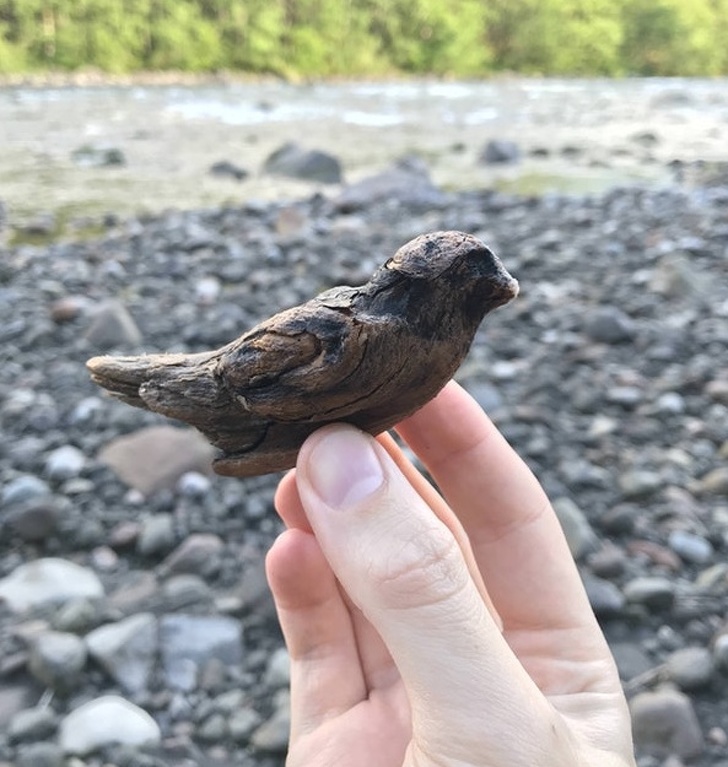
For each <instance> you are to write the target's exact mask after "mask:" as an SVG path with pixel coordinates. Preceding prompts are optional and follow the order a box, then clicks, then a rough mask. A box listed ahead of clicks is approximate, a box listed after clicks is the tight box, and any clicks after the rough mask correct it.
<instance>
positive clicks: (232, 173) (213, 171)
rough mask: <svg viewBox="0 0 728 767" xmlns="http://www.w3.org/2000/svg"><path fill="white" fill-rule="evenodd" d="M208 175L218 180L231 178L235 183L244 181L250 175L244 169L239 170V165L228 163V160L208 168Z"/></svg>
mask: <svg viewBox="0 0 728 767" xmlns="http://www.w3.org/2000/svg"><path fill="white" fill-rule="evenodd" d="M209 173H210V175H211V176H219V177H220V178H232V179H235V181H244V180H245V179H246V178H248V176H249V175H250V173H248V171H247V170H245V168H241V167H240V166H239V165H235V163H232V162H230V161H229V160H220V162H215V163H213V164H212V165H211V166H210V170H209Z"/></svg>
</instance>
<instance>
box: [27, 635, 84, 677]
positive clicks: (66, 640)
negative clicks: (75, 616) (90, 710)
mask: <svg viewBox="0 0 728 767" xmlns="http://www.w3.org/2000/svg"><path fill="white" fill-rule="evenodd" d="M86 655H87V653H86V645H85V644H84V641H83V639H81V638H80V637H78V636H76V635H75V634H69V633H65V632H62V631H48V632H46V633H45V634H41V635H40V636H39V637H38V638H37V639H36V640H35V642H33V644H32V646H31V649H30V656H29V659H28V668H29V669H30V672H31V673H32V674H33V676H34V677H35V678H36V679H38V680H39V681H40V682H42V683H43V684H45V685H47V686H48V687H50V688H52V689H53V690H60V691H61V692H66V691H69V690H71V689H72V688H73V687H74V686H75V685H76V684H77V683H78V682H79V680H80V679H81V673H82V672H83V669H84V667H85V666H86Z"/></svg>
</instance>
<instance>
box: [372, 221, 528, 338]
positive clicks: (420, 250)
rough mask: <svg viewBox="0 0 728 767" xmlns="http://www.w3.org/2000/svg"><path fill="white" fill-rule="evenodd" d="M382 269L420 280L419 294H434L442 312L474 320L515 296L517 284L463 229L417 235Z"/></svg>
mask: <svg viewBox="0 0 728 767" xmlns="http://www.w3.org/2000/svg"><path fill="white" fill-rule="evenodd" d="M383 269H384V270H387V271H389V272H390V273H396V274H397V275H398V276H401V277H404V278H406V279H409V280H412V281H413V282H415V283H419V285H420V286H421V288H422V292H423V294H427V295H429V296H430V297H433V296H434V295H436V294H439V296H438V298H439V300H440V301H441V302H442V303H443V306H442V308H443V309H444V310H445V311H448V310H450V309H453V310H456V311H458V312H461V313H463V314H464V315H465V317H466V318H467V319H468V320H470V321H473V322H476V323H479V322H480V321H481V320H482V318H483V317H484V315H485V314H486V313H487V312H489V311H491V310H493V309H495V308H497V307H498V306H501V305H503V304H506V303H508V302H509V301H510V300H511V299H513V298H515V297H516V295H518V282H517V281H516V280H515V279H514V278H513V277H511V275H510V274H508V272H507V271H506V269H505V267H504V266H503V264H502V263H501V261H500V259H499V258H498V256H496V255H495V254H494V253H493V252H492V251H491V250H489V249H488V248H487V247H486V246H485V245H484V244H483V243H482V242H481V241H480V240H478V239H477V238H476V237H473V236H472V235H470V234H465V233H464V232H432V233H430V234H423V235H421V236H420V237H416V238H415V239H414V240H412V241H411V242H408V243H407V244H406V245H404V246H402V247H401V248H400V249H399V250H398V251H397V252H396V253H395V255H394V256H392V258H390V259H389V260H388V261H387V263H386V264H385V265H384V267H383ZM418 292H419V291H418ZM428 303H430V302H428Z"/></svg>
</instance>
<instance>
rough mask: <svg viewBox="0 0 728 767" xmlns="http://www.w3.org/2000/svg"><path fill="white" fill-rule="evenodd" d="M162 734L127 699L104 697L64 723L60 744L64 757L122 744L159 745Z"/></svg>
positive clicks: (73, 713) (150, 718)
mask: <svg viewBox="0 0 728 767" xmlns="http://www.w3.org/2000/svg"><path fill="white" fill-rule="evenodd" d="M160 740H161V731H160V729H159V726H158V725H157V723H156V722H155V721H154V719H152V717H151V716H150V715H149V714H148V713H147V712H146V711H144V710H143V709H141V708H139V707H138V706H135V705H134V704H133V703H130V702H129V701H128V700H125V699H124V698H120V697H118V696H115V695H105V696H103V697H101V698H96V699H95V700H91V701H89V702H88V703H84V704H83V705H82V706H79V707H78V708H77V709H75V710H73V711H72V712H71V713H70V714H68V715H67V716H66V717H65V718H64V719H63V721H62V722H61V727H60V733H59V743H60V746H61V749H62V750H63V752H64V753H65V754H78V755H79V756H85V755H86V754H90V753H93V752H94V751H98V750H99V749H101V748H104V747H106V746H110V745H112V744H115V743H119V744H122V745H127V746H149V745H155V744H157V743H159V742H160Z"/></svg>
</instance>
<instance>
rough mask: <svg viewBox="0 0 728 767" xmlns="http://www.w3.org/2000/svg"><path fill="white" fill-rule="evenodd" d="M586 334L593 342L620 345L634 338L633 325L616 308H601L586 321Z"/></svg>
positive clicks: (629, 319) (632, 322) (628, 318)
mask: <svg viewBox="0 0 728 767" xmlns="http://www.w3.org/2000/svg"><path fill="white" fill-rule="evenodd" d="M586 332H587V334H588V335H589V337H590V338H591V339H592V340H594V341H598V342H600V343H606V344H620V343H626V342H627V341H631V340H632V339H633V338H634V336H635V324H634V321H633V320H632V319H631V318H630V317H629V316H627V315H626V314H625V313H624V312H623V311H622V310H621V309H618V308H617V307H616V306H602V307H600V308H599V309H597V310H595V311H594V312H592V315H591V316H590V317H589V318H588V319H587V325H586Z"/></svg>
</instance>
